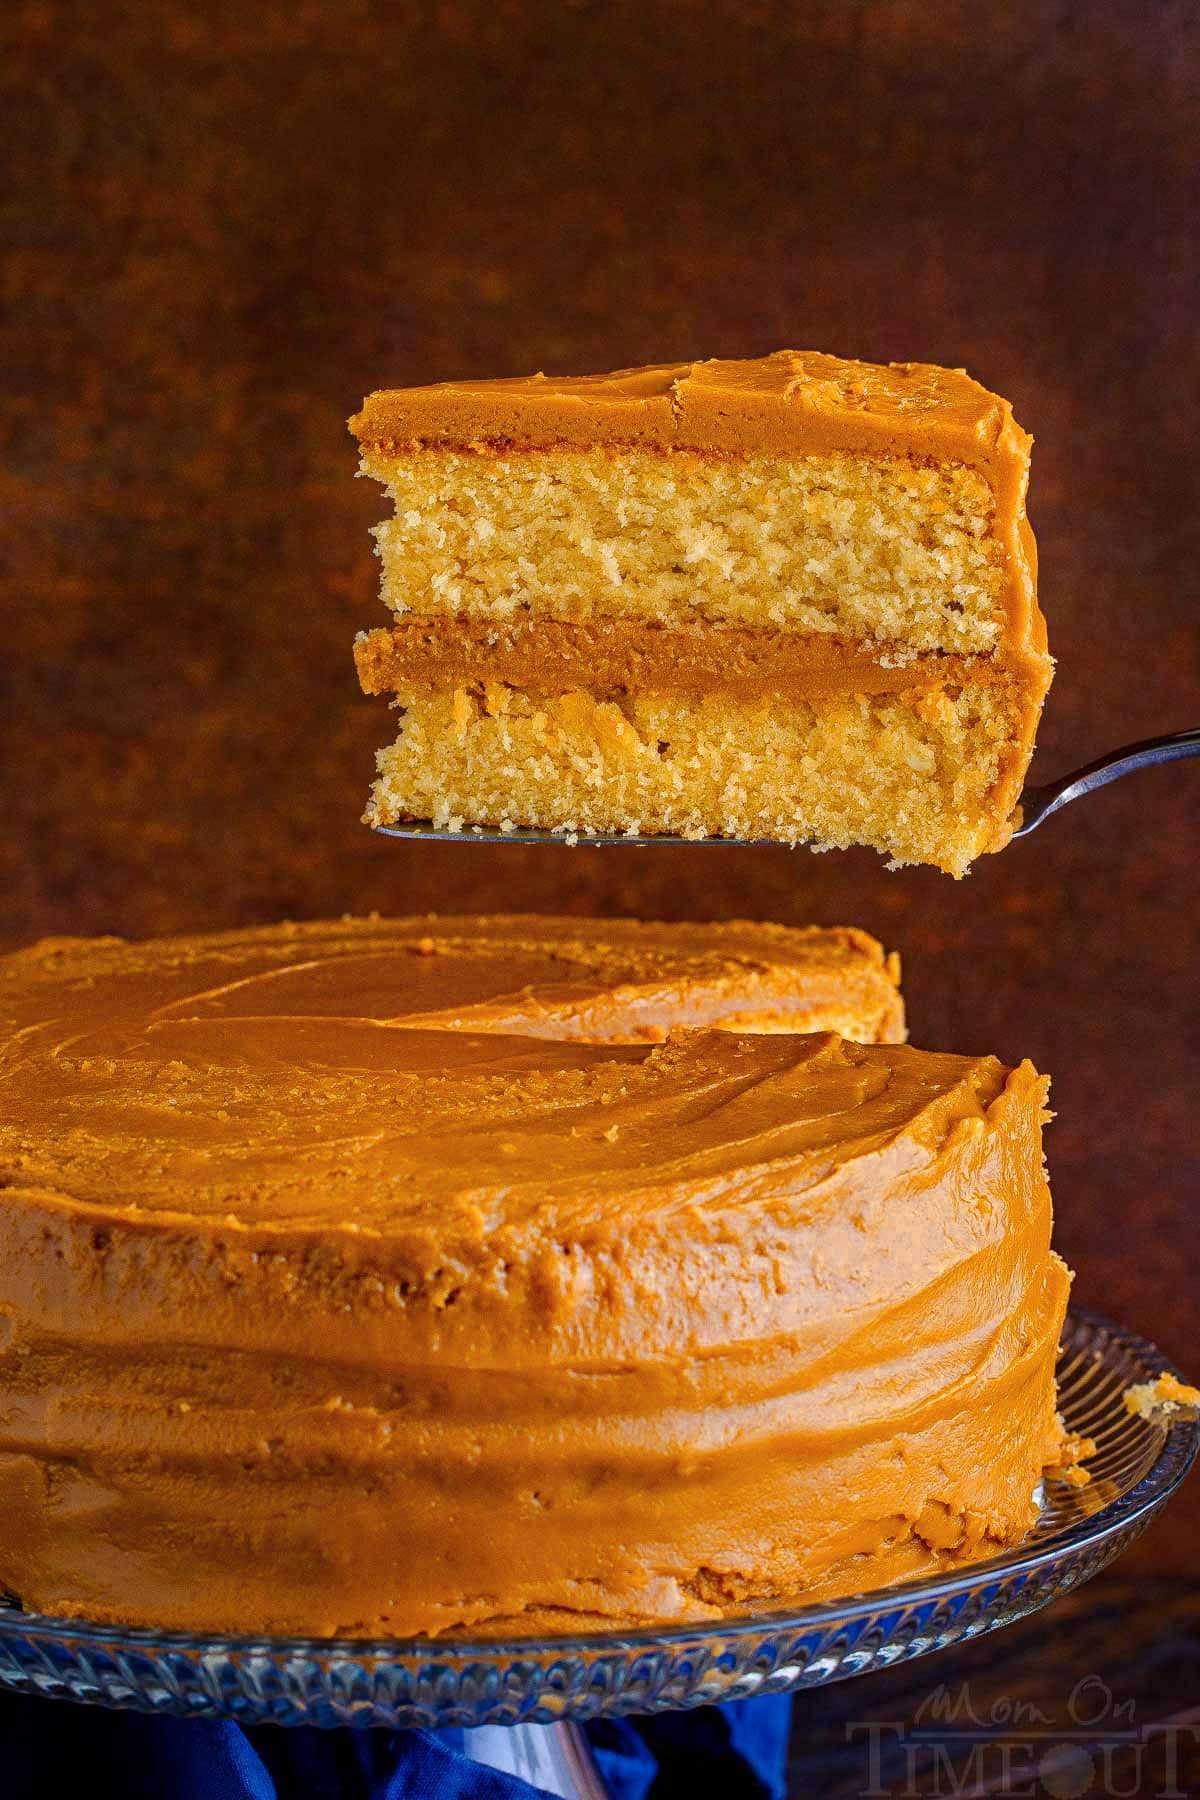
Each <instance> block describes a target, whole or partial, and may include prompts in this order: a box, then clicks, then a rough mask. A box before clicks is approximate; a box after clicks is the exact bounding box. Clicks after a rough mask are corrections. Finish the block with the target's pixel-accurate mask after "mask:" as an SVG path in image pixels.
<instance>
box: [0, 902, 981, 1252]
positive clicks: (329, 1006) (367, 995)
mask: <svg viewBox="0 0 1200 1800" xmlns="http://www.w3.org/2000/svg"><path fill="white" fill-rule="evenodd" d="M557 924H558V928H559V929H561V928H562V922H557ZM539 927H541V929H542V931H543V932H545V928H546V922H544V921H536V920H535V921H528V920H509V921H453V920H450V921H445V920H438V921H434V920H426V921H393V922H391V923H377V922H373V921H369V920H367V921H360V922H357V923H342V924H338V925H318V926H299V927H277V928H272V929H268V930H261V931H250V932H243V933H230V934H222V935H219V936H214V937H208V938H191V939H178V940H172V939H167V940H159V941H156V942H151V943H148V944H135V945H126V944H122V943H120V942H118V941H114V940H95V941H92V942H90V943H88V942H84V943H79V942H75V941H71V940H67V941H65V942H63V941H61V940H60V941H59V942H57V943H51V944H49V945H46V946H41V947H35V948H34V949H33V950H32V951H28V952H23V953H18V954H17V955H16V956H13V957H10V958H7V959H5V960H4V963H3V965H0V1012H2V1016H3V1019H4V1045H3V1052H2V1060H0V1070H2V1081H3V1091H4V1096H5V1099H4V1111H3V1124H2V1125H0V1164H2V1165H3V1175H4V1180H5V1185H6V1187H7V1189H8V1196H7V1197H8V1198H10V1199H11V1197H12V1195H13V1193H14V1192H15V1191H19V1190H22V1189H25V1190H30V1189H40V1190H42V1191H44V1192H46V1193H47V1194H52V1195H56V1196H59V1197H60V1198H61V1199H62V1200H63V1202H65V1203H67V1204H72V1205H82V1206H87V1207H97V1208H102V1209H103V1208H117V1209H123V1210H124V1211H125V1212H126V1213H127V1214H129V1215H134V1214H147V1215H158V1216H160V1217H161V1216H164V1215H172V1216H175V1217H183V1216H187V1217H191V1218H205V1219H210V1220H215V1221H217V1222H220V1223H222V1224H223V1225H228V1226H229V1227H230V1228H241V1229H248V1230H259V1229H271V1228H273V1227H275V1226H281V1227H284V1228H286V1227H287V1226H288V1225H289V1224H290V1225H295V1226H306V1227H312V1228H319V1229H333V1230H337V1231H341V1232H351V1233H353V1232H371V1233H382V1234H388V1233H390V1232H392V1231H394V1230H401V1231H403V1230H406V1229H409V1228H415V1227H420V1228H425V1227H428V1226H430V1225H431V1223H432V1222H433V1221H434V1220H436V1221H437V1231H438V1234H439V1236H441V1237H442V1238H445V1237H446V1236H451V1237H454V1236H464V1235H465V1239H471V1240H474V1241H475V1242H476V1243H480V1242H483V1241H485V1240H486V1239H487V1238H488V1237H489V1235H490V1234H491V1233H493V1232H494V1231H495V1230H496V1229H497V1228H498V1227H499V1226H500V1225H501V1224H504V1225H507V1226H513V1225H516V1224H520V1223H521V1222H522V1221H532V1220H535V1219H547V1218H550V1217H553V1219H554V1220H556V1221H557V1223H558V1226H559V1227H561V1226H562V1224H563V1223H564V1221H566V1220H567V1219H568V1218H569V1219H572V1220H574V1221H575V1222H576V1224H577V1225H579V1226H580V1227H584V1226H586V1224H587V1222H588V1221H589V1220H590V1219H596V1218H604V1217H606V1216H607V1217H609V1218H612V1217H614V1216H615V1217H619V1218H624V1219H629V1218H631V1217H632V1216H633V1215H634V1214H635V1213H636V1212H637V1211H638V1210H639V1209H642V1210H649V1211H653V1212H662V1211H663V1210H664V1209H665V1210H666V1211H668V1212H670V1211H671V1210H672V1209H674V1208H676V1207H679V1206H683V1205H687V1206H688V1207H700V1208H708V1207H711V1206H721V1207H724V1206H729V1205H740V1204H742V1203H743V1202H745V1201H748V1200H750V1199H752V1198H753V1197H754V1195H755V1193H756V1192H757V1191H759V1189H760V1187H761V1188H762V1191H763V1192H764V1193H767V1192H770V1191H774V1190H776V1189H778V1188H779V1186H780V1183H781V1181H782V1182H783V1185H784V1186H785V1187H786V1188H787V1189H789V1190H790V1191H792V1192H795V1191H798V1190H801V1189H805V1188H809V1187H811V1186H813V1185H814V1184H815V1183H819V1182H821V1181H824V1180H826V1179H827V1178H829V1177H830V1176H831V1175H832V1174H833V1172H834V1171H835V1170H836V1169H838V1168H839V1167H841V1166H843V1165H845V1164H846V1163H847V1162H850V1161H861V1159H863V1158H868V1159H870V1158H878V1157H879V1156H880V1155H881V1153H882V1152H883V1151H884V1150H885V1148H886V1147H887V1146H889V1145H894V1144H895V1142H896V1141H897V1140H898V1139H900V1138H907V1139H911V1141H912V1143H913V1144H914V1145H916V1144H920V1145H923V1146H924V1149H923V1150H922V1151H921V1154H922V1155H925V1154H927V1153H928V1150H929V1147H930V1145H932V1144H933V1143H935V1142H936V1141H940V1138H941V1137H942V1136H944V1135H945V1133H946V1132H948V1131H949V1130H951V1128H952V1127H953V1124H954V1121H955V1120H957V1119H960V1118H968V1117H979V1116H980V1114H981V1109H982V1108H983V1107H984V1106H985V1105H986V1104H987V1103H988V1102H989V1101H990V1100H991V1099H993V1098H995V1096H996V1094H997V1093H998V1092H999V1090H1000V1087H1001V1086H1002V1084H1003V1080H1004V1073H1005V1072H1004V1071H1003V1070H1002V1069H1001V1067H1000V1065H999V1064H997V1063H996V1062H994V1061H992V1060H990V1059H982V1060H979V1059H971V1058H964V1057H957V1056H935V1055H930V1054H927V1053H923V1052H918V1051H913V1050H908V1049H905V1048H903V1047H902V1046H896V1045H890V1046H878V1047H876V1046H860V1045H854V1044H850V1043H846V1042H843V1041H842V1040H841V1039H840V1038H837V1037H836V1036H833V1035H832V1034H824V1035H815V1036H812V1035H809V1036H793V1035H790V1034H780V1035H765V1036H742V1035H740V1034H739V1035H731V1034H729V1033H725V1032H713V1031H683V1032H681V1033H680V1034H679V1035H677V1036H675V1037H673V1038H671V1039H669V1040H668V1041H667V1042H666V1043H663V1044H658V1045H647V1044H646V1043H641V1044H637V1043H632V1044H631V1043H626V1044H617V1043H613V1042H606V1043H596V1042H590V1043H589V1042H580V1041H578V1040H576V1041H572V1040H570V1039H568V1038H565V1037H564V1036H563V1035H562V1032H563V1029H564V1026H563V1017H564V1009H565V1010H568V1011H570V1010H576V1016H577V1017H578V1018H582V1019H584V1020H585V1021H586V1022H588V1023H589V1024H594V1020H595V1012H596V1011H597V1010H599V1011H601V1012H610V1009H615V1008H619V1007H620V1005H621V995H622V993H628V994H629V1003H630V1006H631V1009H632V1013H633V1016H634V1018H635V1020H636V1022H637V1028H638V1029H640V1030H644V1029H645V1028H646V1012H647V1007H648V1006H652V1007H653V1008H656V1009H657V1012H656V1020H655V1022H656V1023H657V1024H658V1025H659V1026H660V1027H661V1026H662V1025H663V1024H664V1023H667V1024H676V1023H679V1022H680V1021H681V1020H682V1019H683V1018H684V1017H685V1016H686V1015H687V1014H688V1012H689V1007H691V1012H692V1017H693V1019H694V1014H695V1011H696V1009H697V1006H698V1004H699V1002H698V998H697V997H698V996H701V995H702V994H703V993H704V991H705V988H704V980H705V978H704V977H700V978H697V981H696V987H695V991H694V992H693V993H691V994H690V995H689V993H688V977H686V976H681V974H680V972H679V969H678V967H677V966H671V967H669V968H668V981H667V983H666V985H665V986H663V985H662V984H661V976H662V969H663V965H664V963H668V964H669V963H670V958H669V957H667V956H666V955H665V953H664V950H663V948H662V944H663V941H664V939H669V938H670V928H666V927H662V928H655V927H645V928H639V927H635V926H629V925H624V924H620V923H618V924H616V925H614V926H611V927H607V928H605V927H596V928H595V930H596V937H595V938H592V937H591V935H590V931H589V930H582V931H581V935H580V937H579V939H578V940H577V943H576V944H575V945H574V946H571V945H569V944H568V945H567V946H566V947H565V950H566V953H565V954H564V952H563V947H562V946H560V945H559V944H558V943H556V944H555V947H554V950H553V951H551V950H550V948H549V947H548V944H547V942H546V939H545V937H543V938H542V939H541V940H540V941H539V936H538V930H539ZM720 932H721V928H716V927H693V928H689V929H688V930H687V931H685V932H684V933H683V934H681V935H682V938H683V942H684V943H685V944H686V945H687V946H688V948H687V950H686V951H685V952H684V953H683V960H685V961H686V959H687V956H688V955H690V956H691V957H692V958H693V962H694V966H695V967H696V968H706V969H707V981H708V984H709V985H708V990H707V991H708V993H709V996H710V1003H711V996H712V994H713V992H714V991H715V988H716V987H717V986H719V984H721V983H725V984H726V988H728V985H729V984H730V983H731V982H732V983H735V984H736V983H737V982H738V981H739V980H740V981H741V984H742V986H741V992H740V994H739V996H738V998H739V1001H742V1002H744V1001H745V1000H746V999H747V998H748V996H749V995H750V993H751V992H752V991H753V989H754V987H755V986H756V984H761V982H762V980H764V979H768V980H769V979H770V971H769V960H770V958H769V954H768V955H765V956H764V954H763V953H764V950H766V951H767V952H770V951H771V950H775V952H776V955H777V959H778V961H779V962H780V964H781V965H786V953H787V948H788V940H789V938H791V937H792V936H793V935H794V936H795V938H796V939H797V952H796V954H797V959H798V960H799V961H802V960H803V958H804V956H805V955H806V954H807V955H810V956H815V955H816V953H817V950H818V948H819V944H820V942H821V940H822V938H823V936H824V934H806V933H797V934H790V933H787V932H786V931H783V930H782V929H777V930H774V931H773V930H772V929H771V928H769V927H768V928H760V927H753V926H738V927H734V928H732V931H731V933H730V940H728V941H727V940H726V939H725V938H723V937H722V936H721V935H720ZM522 940H524V941H522ZM866 942H867V943H868V944H869V943H870V942H871V940H866ZM751 948H753V949H754V950H755V951H756V952H757V957H756V958H755V959H751V957H750V954H749V951H750V949H751ZM831 949H832V952H833V956H832V961H831V963H830V965H829V968H828V969H827V975H828V976H830V977H831V978H833V973H834V972H835V971H836V967H837V959H838V957H839V956H841V957H844V956H847V955H851V956H852V955H854V954H855V953H857V954H858V955H859V956H860V957H863V956H865V955H866V952H865V951H864V950H863V948H862V946H861V945H860V944H859V943H858V942H857V940H856V939H855V936H854V934H849V933H834V934H832V943H831ZM876 949H877V946H876ZM572 952H573V954H574V958H575V962H574V967H573V968H572ZM589 957H590V959H591V961H590V965H589V961H588V958H589ZM606 959H608V966H607V969H605V968H604V966H603V965H604V964H605V961H606ZM639 959H640V961H641V965H642V972H643V974H645V972H646V970H647V969H649V971H650V982H651V984H652V983H653V981H655V980H659V981H660V986H659V990H658V997H657V998H656V999H655V1000H654V1001H653V1002H649V1001H648V1000H647V996H646V993H645V992H643V993H642V994H640V995H639V993H638V992H637V978H636V974H635V967H636V965H637V963H638V961H639ZM787 975H788V971H787V969H786V966H785V967H784V974H783V977H782V978H781V979H782V981H784V982H786V979H787ZM681 996H682V998H681ZM693 1002H695V1003H696V1004H695V1005H693V1004H692V1003H693ZM710 1010H711V1005H710ZM489 1011H490V1018H489V1017H486V1016H485V1015H487V1014H488V1013H489ZM610 1016H611V1013H610ZM884 1160H885V1161H886V1160H887V1159H886V1158H885V1159H884ZM881 1166H882V1165H881ZM784 1172H786V1173H784ZM764 1183H765V1184H766V1185H765V1187H764V1186H763V1185H762V1184H764Z"/></svg>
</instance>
